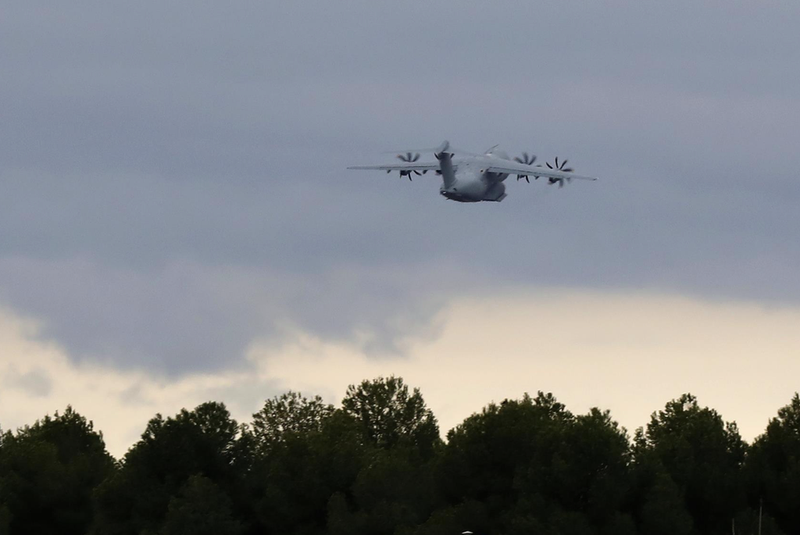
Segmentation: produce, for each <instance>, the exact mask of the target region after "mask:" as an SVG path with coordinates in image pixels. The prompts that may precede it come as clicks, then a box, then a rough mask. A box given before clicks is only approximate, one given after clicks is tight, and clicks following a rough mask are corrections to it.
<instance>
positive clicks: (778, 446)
mask: <svg viewBox="0 0 800 535" xmlns="http://www.w3.org/2000/svg"><path fill="white" fill-rule="evenodd" d="M746 472H747V479H748V483H749V484H748V488H749V489H750V505H751V507H752V508H753V509H757V508H758V506H759V504H760V503H761V501H762V500H763V504H764V508H765V509H767V510H768V511H769V512H770V514H771V515H772V516H773V517H774V518H775V521H776V523H777V525H778V526H779V527H780V528H781V529H782V530H783V531H785V532H787V533H796V532H797V530H798V526H800V506H799V505H798V504H800V396H798V394H795V395H794V397H793V398H792V400H791V402H790V403H789V404H788V405H786V406H785V407H782V408H781V409H780V410H779V411H778V416H777V417H775V418H773V419H772V420H770V422H769V425H768V426H767V430H766V432H765V433H764V434H763V435H761V436H760V437H758V438H757V439H756V441H755V442H754V443H753V447H752V448H751V451H750V455H749V457H748V461H747V469H746Z"/></svg>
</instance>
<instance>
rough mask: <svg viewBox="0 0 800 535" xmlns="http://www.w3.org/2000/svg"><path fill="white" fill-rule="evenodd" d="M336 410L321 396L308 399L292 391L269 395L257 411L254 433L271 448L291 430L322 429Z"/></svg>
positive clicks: (294, 432)
mask: <svg viewBox="0 0 800 535" xmlns="http://www.w3.org/2000/svg"><path fill="white" fill-rule="evenodd" d="M333 410H334V409H333V405H330V404H326V403H324V402H323V401H322V398H321V397H319V396H314V397H313V398H311V399H308V398H306V397H304V396H303V395H302V394H300V393H299V392H291V391H289V392H287V393H285V394H282V395H280V396H275V397H274V398H272V399H268V400H267V401H266V402H265V403H264V406H263V407H262V408H261V410H260V411H258V412H257V413H255V414H254V415H253V425H252V428H253V435H254V436H255V438H256V441H257V442H258V444H259V446H260V447H261V448H264V449H269V448H270V447H272V446H274V445H275V444H277V443H279V442H281V441H283V440H285V439H286V437H287V436H288V435H290V434H298V433H310V432H314V431H320V430H321V429H322V425H323V424H324V423H325V421H326V420H327V419H328V418H330V416H331V415H332V414H333Z"/></svg>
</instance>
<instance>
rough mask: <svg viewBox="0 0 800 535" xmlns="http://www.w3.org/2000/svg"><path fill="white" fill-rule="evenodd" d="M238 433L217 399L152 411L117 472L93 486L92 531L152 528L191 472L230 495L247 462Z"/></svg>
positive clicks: (163, 516)
mask: <svg viewBox="0 0 800 535" xmlns="http://www.w3.org/2000/svg"><path fill="white" fill-rule="evenodd" d="M240 434H241V428H240V427H239V426H238V425H237V423H236V421H235V420H233V419H231V417H230V413H229V412H228V410H227V409H226V408H225V405H223V404H221V403H214V402H208V403H203V404H202V405H199V406H198V407H197V408H195V409H194V410H193V411H187V410H185V409H184V410H182V411H181V412H180V413H179V414H178V415H177V416H175V417H174V418H168V419H166V420H165V419H164V418H163V417H162V416H161V415H156V417H155V418H153V419H152V420H150V422H149V423H148V424H147V428H146V429H145V431H144V433H143V434H142V438H141V440H139V442H137V443H136V444H135V445H134V446H133V447H132V448H131V449H130V451H128V453H127V455H126V456H125V458H124V460H123V463H122V467H121V469H120V471H119V472H118V473H117V474H115V475H114V477H112V478H109V479H108V480H106V481H105V482H104V483H103V484H102V485H100V486H99V488H98V489H97V492H96V499H97V503H98V515H97V517H96V519H95V525H94V530H93V531H94V533H97V534H104V535H113V534H131V535H133V534H138V533H141V532H143V531H148V532H152V533H156V532H158V531H159V530H160V529H161V528H162V525H163V524H164V522H165V519H166V517H167V514H168V512H169V507H170V503H172V500H173V498H175V497H176V496H179V495H180V492H182V491H184V492H185V489H184V486H185V485H186V484H187V482H188V481H189V480H190V478H192V477H193V476H198V475H201V476H204V477H206V478H208V479H209V480H210V481H211V482H213V483H214V484H215V485H217V486H218V487H219V489H221V490H220V492H223V493H225V494H226V495H227V496H229V497H231V498H233V497H235V496H236V494H237V490H238V489H239V488H240V485H239V483H240V481H241V478H242V477H243V475H244V474H242V473H241V472H242V467H246V466H249V465H250V464H251V462H250V460H249V459H247V458H246V456H247V455H248V454H249V451H248V448H243V447H241V445H240V444H239V443H238V438H239V436H240ZM184 498H185V496H184ZM171 529H176V528H174V525H173V528H171Z"/></svg>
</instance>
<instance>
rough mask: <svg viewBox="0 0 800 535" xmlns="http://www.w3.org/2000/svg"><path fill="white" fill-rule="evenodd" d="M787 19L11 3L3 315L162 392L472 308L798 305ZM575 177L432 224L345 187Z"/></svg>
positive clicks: (793, 57) (422, 210) (0, 33)
mask: <svg viewBox="0 0 800 535" xmlns="http://www.w3.org/2000/svg"><path fill="white" fill-rule="evenodd" d="M798 14H800V13H798V8H794V7H789V6H770V7H765V6H763V5H762V6H753V7H749V6H741V7H738V8H733V7H730V6H728V7H727V8H726V10H725V12H724V13H723V12H721V11H717V10H715V9H714V8H712V7H704V6H698V5H696V4H694V3H688V2H687V3H680V2H679V3H673V4H670V5H669V6H652V5H650V6H645V5H642V4H640V3H633V2H631V3H623V2H619V3H617V2H611V3H602V4H593V5H587V4H586V3H574V4H569V3H564V2H558V3H552V4H551V3H546V4H530V3H525V4H519V5H518V4H517V3H514V2H500V3H495V4H492V5H491V7H490V6H489V5H487V4H486V3H483V2H481V3H477V2H474V3H473V2H467V3H464V2H458V3H450V2H437V3H433V4H431V3H427V2H426V3H418V4H417V3H406V4H398V3H385V4H384V3H380V2H339V3H336V4H326V3H321V2H313V3H302V2H301V3H294V4H292V5H290V4H275V5H270V4H264V3H253V4H249V5H247V4H238V5H236V6H222V5H219V4H217V3H197V2H191V3H188V2H187V3H169V4H168V5H162V4H159V3H148V2H145V3H139V4H137V5H136V7H135V8H133V7H125V8H121V7H120V6H111V5H109V4H105V3H89V2H77V3H70V5H69V7H66V6H64V7H61V8H52V7H49V8H48V9H44V8H37V7H35V6H34V5H33V4H31V3H21V2H20V3H16V4H12V5H11V6H9V7H8V9H5V8H4V17H3V19H2V22H0V46H1V47H2V49H3V50H4V51H5V53H4V54H3V56H2V58H1V59H0V74H2V76H0V108H1V109H2V110H3V117H2V119H3V128H2V129H0V161H2V164H0V189H1V190H2V191H1V192H0V193H2V194H0V301H1V302H3V303H4V304H7V305H10V306H12V307H13V308H14V310H16V311H18V312H20V313H22V314H26V315H31V316H34V317H37V318H39V319H41V320H42V321H43V323H44V326H45V331H44V333H45V335H46V336H52V337H54V338H55V339H56V340H58V341H59V342H61V343H63V344H65V345H66V346H67V348H68V349H69V350H70V352H71V353H72V354H73V355H74V356H75V357H78V358H85V357H90V358H94V359H100V360H106V361H111V362H113V363H116V364H119V365H126V366H147V367H149V368H152V369H162V370H166V371H168V372H171V373H181V372H186V371H189V370H197V369H210V368H221V367H226V366H229V365H231V364H233V363H235V362H239V361H240V359H241V358H242V354H243V351H244V350H245V348H246V347H247V346H248V345H249V344H250V343H251V342H252V341H253V340H255V339H269V340H274V341H276V342H279V341H280V340H282V338H281V337H282V336H283V335H285V333H286V330H287V328H291V327H300V328H303V329H307V330H310V331H311V332H313V333H315V334H318V335H320V336H323V337H325V338H333V339H338V340H342V339H344V340H356V339H357V340H359V341H360V343H362V344H364V345H366V346H367V347H368V348H369V349H370V350H372V351H373V352H375V353H381V352H385V351H396V350H401V349H402V339H403V338H404V337H405V336H408V335H414V333H419V332H423V333H428V334H429V333H430V329H429V328H428V325H429V322H430V321H431V319H432V318H433V317H434V316H435V313H436V312H437V310H438V307H439V306H440V305H441V304H442V303H444V302H445V301H446V299H447V297H448V296H452V295H454V294H455V293H459V292H466V293H470V292H488V291H491V290H492V288H493V287H495V286H497V285H513V284H520V283H523V284H531V285H540V286H547V285H569V286H586V287H604V288H627V289H630V288H633V289H638V288H651V289H659V290H664V291H677V292H690V293H693V294H697V295H701V296H704V297H712V298H718V299H730V298H734V299H738V298H744V299H754V300H760V301H764V300H766V301H775V302H789V303H797V302H800V286H798V285H797V284H796V280H795V275H794V273H795V272H796V267H797V265H798V264H799V263H800V246H798V243H797V240H796V229H797V228H800V215H798V214H800V212H798V211H797V209H796V207H797V205H798V201H800V186H798V184H797V180H796V174H797V172H796V170H797V169H798V168H800V156H798V154H797V152H796V145H797V141H798V136H797V132H796V129H797V124H800V97H798V96H797V94H796V90H795V88H796V87H797V85H798V82H800V75H799V74H798V73H797V69H796V65H797V64H798V62H799V61H800V46H798V44H800V43H798V38H797V37H796V32H794V31H793V27H792V26H791V21H792V20H797V16H798ZM444 138H448V139H450V140H451V141H452V142H453V143H454V145H456V146H459V147H463V148H465V149H470V150H480V149H484V148H488V146H490V145H493V144H495V143H498V142H499V143H503V148H505V149H506V150H508V151H509V152H511V153H517V152H521V151H522V150H527V151H533V152H535V153H536V154H538V155H539V156H540V158H547V159H550V160H552V157H553V156H555V155H560V156H562V157H564V156H568V157H569V158H570V162H571V163H573V164H574V165H575V166H576V167H577V168H578V170H579V171H581V172H585V173H588V174H595V175H598V176H601V177H602V178H603V180H602V181H601V182H597V183H591V184H573V185H571V186H570V187H569V188H564V189H563V190H560V191H559V190H557V189H556V188H550V187H547V186H546V185H544V184H540V183H534V184H532V185H530V186H528V185H526V184H517V183H516V181H514V180H513V179H512V180H511V181H510V183H509V184H508V186H509V188H508V189H509V194H510V195H509V197H508V198H507V199H506V200H505V201H504V202H503V203H501V204H499V205H491V204H490V205H483V204H482V205H477V206H469V205H459V204H455V203H449V202H445V201H443V200H441V198H440V197H439V196H438V194H437V188H438V185H437V184H435V183H434V182H435V180H434V179H433V178H432V177H430V176H426V177H420V178H419V179H418V180H416V181H415V182H413V183H411V184H409V183H408V182H407V181H406V180H405V179H403V180H400V179H399V178H398V177H397V176H396V175H391V176H387V175H385V174H380V173H356V172H352V173H350V172H346V171H344V170H343V168H344V167H345V166H347V165H351V164H360V163H370V162H377V161H383V160H382V159H383V158H387V159H391V156H385V155H383V156H382V155H380V154H377V152H378V151H381V150H385V149H388V148H393V147H398V148H401V147H402V146H404V145H412V146H420V145H422V146H425V145H435V144H437V143H438V142H440V141H441V140H442V139H444Z"/></svg>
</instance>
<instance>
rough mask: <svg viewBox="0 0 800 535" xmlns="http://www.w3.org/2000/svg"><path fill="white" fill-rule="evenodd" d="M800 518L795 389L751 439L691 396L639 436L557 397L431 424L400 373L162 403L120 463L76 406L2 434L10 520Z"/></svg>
mask: <svg viewBox="0 0 800 535" xmlns="http://www.w3.org/2000/svg"><path fill="white" fill-rule="evenodd" d="M762 503H763V515H761V526H762V531H763V533H764V535H784V534H788V533H796V532H797V530H798V526H800V513H798V511H799V510H800V509H799V508H798V507H797V504H798V503H800V396H798V395H795V396H794V398H793V399H792V400H791V402H790V404H789V405H787V406H786V407H783V408H781V409H780V410H779V411H778V415H777V417H776V418H774V419H772V420H771V421H770V422H769V426H768V427H767V430H766V432H765V433H764V434H763V435H762V436H760V437H759V438H758V439H757V440H756V441H755V443H754V444H753V446H752V447H748V446H747V444H745V443H744V441H742V439H741V437H740V436H739V432H738V430H737V429H736V425H735V424H733V423H726V422H724V421H723V419H722V417H721V416H720V415H719V414H717V413H716V411H714V410H713V409H709V408H704V407H700V406H699V405H698V403H697V400H696V398H694V396H692V395H690V394H685V395H683V396H681V397H680V398H677V399H675V400H672V401H670V402H669V403H667V404H666V405H665V407H664V409H663V410H661V411H658V412H656V413H654V414H653V415H652V417H651V419H650V422H649V424H648V425H647V426H646V428H641V429H638V430H637V432H636V434H635V436H634V438H633V441H632V442H631V441H630V440H629V438H628V435H627V433H626V431H625V430H624V429H622V428H620V427H619V426H618V424H617V423H616V422H615V421H614V420H613V419H612V418H611V415H610V413H609V412H608V411H601V410H599V409H596V408H593V409H591V410H590V411H588V412H587V413H586V414H579V415H575V414H573V413H571V412H570V411H568V410H567V409H566V407H565V406H564V405H563V404H561V403H559V402H558V401H557V400H556V398H555V397H554V396H553V395H552V394H544V393H542V392H539V393H538V394H537V395H536V397H531V396H528V395H527V394H526V395H525V396H523V397H522V398H521V399H519V400H505V401H503V402H502V403H500V404H494V403H493V404H490V405H488V406H487V407H485V408H484V409H483V410H482V411H481V412H480V413H477V414H473V415H472V416H470V417H469V418H467V419H466V420H464V422H463V423H461V424H460V425H458V426H457V427H456V428H455V429H453V430H452V431H450V432H449V433H448V440H447V442H446V443H445V442H443V441H442V440H441V439H440V437H439V430H438V425H437V423H436V419H435V418H434V416H433V413H432V412H431V411H430V409H428V408H427V406H426V404H425V401H424V400H423V398H422V395H421V393H420V392H419V390H418V389H411V388H409V387H408V386H406V385H405V383H404V382H403V380H402V379H400V378H396V377H389V378H378V379H375V380H373V381H364V382H362V383H361V384H359V385H353V386H351V387H350V388H348V391H347V394H346V396H345V398H344V400H343V401H342V406H341V408H338V409H335V408H334V407H332V406H331V405H327V404H325V403H323V402H322V400H321V398H319V397H317V396H314V397H310V398H306V397H304V396H302V395H301V394H299V393H295V392H287V393H286V394H283V395H281V396H276V397H274V398H272V399H269V400H267V401H266V402H265V403H264V406H263V407H262V409H261V410H260V411H259V412H257V413H256V414H254V415H253V422H252V425H239V424H237V422H236V421H235V420H233V419H232V418H231V416H230V414H229V412H228V411H227V409H226V408H225V406H224V405H223V404H221V403H212V402H210V403H204V404H202V405H199V406H198V407H196V408H195V409H194V410H192V411H188V410H182V411H180V413H178V414H177V415H175V416H174V417H170V418H164V417H162V416H161V415H156V417H155V418H153V419H152V420H150V422H149V423H148V424H147V427H146V429H145V430H144V432H143V434H142V437H141V440H139V442H137V443H136V444H135V445H134V446H133V447H132V448H131V449H130V451H129V452H128V453H127V454H126V455H125V457H124V458H123V459H122V461H121V462H119V463H115V462H114V461H113V459H111V457H110V456H109V455H108V454H107V453H106V451H105V448H104V445H103V441H102V437H101V436H100V435H99V434H98V433H96V432H94V430H93V429H92V425H91V423H90V422H87V421H86V420H85V419H84V418H83V417H81V416H80V415H78V414H76V413H75V412H74V411H73V410H72V409H71V408H67V411H65V413H64V414H63V415H58V414H56V415H55V416H54V417H45V418H43V419H42V420H40V421H38V422H36V423H35V424H34V425H32V426H29V427H26V428H23V429H20V430H19V431H17V432H16V433H8V432H6V433H4V434H2V435H0V535H17V534H27V533H36V534H40V533H41V534H45V535H47V534H55V533H59V534H60V533H67V534H70V533H73V534H76V535H77V534H85V533H93V534H96V535H100V534H103V535H183V534H187V535H188V534H190V533H191V534H200V535H202V534H203V533H209V534H211V533H214V534H217V533H219V534H231V535H250V534H253V535H255V534H266V535H272V534H275V535H278V534H280V535H326V534H331V535H458V534H459V533H461V532H463V531H465V530H470V531H473V532H474V533H475V534H476V535H483V534H491V533H497V534H506V535H527V534H536V533H541V534H545V535H636V534H637V533H641V534H644V535H659V534H662V533H663V534H665V535H666V534H670V535H681V534H683V535H723V534H726V533H730V532H731V529H732V528H733V527H734V526H735V527H736V533H738V534H740V535H742V534H744V535H750V534H753V533H756V532H757V529H758V524H759V518H760V515H759V507H760V505H761V504H762Z"/></svg>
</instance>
